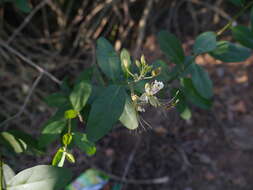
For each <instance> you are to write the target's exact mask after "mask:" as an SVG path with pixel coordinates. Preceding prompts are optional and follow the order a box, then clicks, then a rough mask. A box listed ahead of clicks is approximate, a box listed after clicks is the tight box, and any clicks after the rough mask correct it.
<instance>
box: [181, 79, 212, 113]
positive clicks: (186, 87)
mask: <svg viewBox="0 0 253 190" xmlns="http://www.w3.org/2000/svg"><path fill="white" fill-rule="evenodd" d="M181 84H182V86H183V93H184V96H185V97H186V99H187V100H189V101H190V102H192V103H193V104H194V105H196V106H198V107H200V108H202V109H210V108H211V106H212V102H211V100H209V99H206V98H203V97H202V96H201V95H200V94H199V93H198V92H197V90H196V89H195V88H194V85H193V83H192V80H191V79H190V78H183V79H181Z"/></svg>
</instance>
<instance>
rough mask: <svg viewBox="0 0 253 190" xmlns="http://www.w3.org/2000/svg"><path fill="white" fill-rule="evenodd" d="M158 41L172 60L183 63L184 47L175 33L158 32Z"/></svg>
mask: <svg viewBox="0 0 253 190" xmlns="http://www.w3.org/2000/svg"><path fill="white" fill-rule="evenodd" d="M158 42H159V45H160V48H161V50H162V51H163V52H164V53H165V55H166V56H167V57H168V58H169V60H170V61H172V62H174V63H175V64H178V65H180V64H183V62H184V51H183V49H182V46H181V43H180V41H179V40H178V39H177V38H176V36H175V35H173V34H171V33H169V32H167V31H161V32H160V33H159V34H158Z"/></svg>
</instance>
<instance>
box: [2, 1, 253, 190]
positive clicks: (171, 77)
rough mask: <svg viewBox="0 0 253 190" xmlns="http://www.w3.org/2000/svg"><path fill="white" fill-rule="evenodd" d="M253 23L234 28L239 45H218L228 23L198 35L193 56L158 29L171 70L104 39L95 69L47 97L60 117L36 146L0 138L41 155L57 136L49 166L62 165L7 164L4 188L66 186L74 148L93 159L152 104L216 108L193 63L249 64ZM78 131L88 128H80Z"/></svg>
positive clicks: (13, 134) (24, 139) (184, 110)
mask: <svg viewBox="0 0 253 190" xmlns="http://www.w3.org/2000/svg"><path fill="white" fill-rule="evenodd" d="M230 1H231V2H232V3H234V4H235V5H238V6H243V5H244V4H245V1H244V0H230ZM12 2H13V3H14V4H15V5H16V6H17V7H18V8H19V9H21V10H22V11H24V12H28V11H30V8H29V3H28V1H27V0H15V1H12ZM246 7H247V6H246ZM250 18H251V27H250V28H247V27H245V26H240V25H239V26H235V27H231V29H232V34H233V37H234V39H235V40H237V41H238V42H239V43H240V44H241V45H239V44H235V43H231V42H228V41H217V40H216V38H217V36H219V35H220V34H221V33H222V32H224V31H225V30H226V29H227V28H229V27H230V26H231V25H230V24H231V23H229V24H228V25H226V26H225V27H224V30H221V31H222V32H218V33H217V35H216V33H214V32H204V33H202V34H200V35H199V36H198V37H197V38H196V40H195V43H194V45H193V50H192V54H190V55H188V56H186V55H184V51H183V48H182V45H181V43H180V41H179V40H178V39H177V38H176V36H175V35H173V34H171V33H169V32H167V31H161V32H160V33H159V34H158V43H159V45H160V48H161V50H162V51H163V52H164V54H165V55H166V57H168V59H169V61H171V62H173V63H175V66H174V67H172V68H170V67H169V65H168V64H167V63H166V62H165V61H162V60H157V61H154V63H153V64H148V62H147V61H146V59H145V57H144V55H142V56H141V57H140V59H139V60H134V59H133V58H131V56H130V53H129V52H128V51H127V50H126V49H123V50H122V51H121V52H120V56H119V55H118V54H117V52H116V51H115V50H114V48H113V46H112V45H111V44H110V42H109V41H107V40H106V39H105V38H99V39H98V40H97V49H96V59H97V63H98V65H93V66H92V67H90V68H86V69H85V70H84V71H83V72H82V73H81V74H80V75H79V76H78V77H77V78H76V79H74V80H71V81H73V82H72V83H71V81H70V82H69V81H67V80H64V81H63V84H62V85H61V90H60V91H59V92H57V93H54V94H52V95H50V96H49V97H47V98H46V99H45V102H46V103H47V104H48V105H49V106H51V107H54V108H57V112H56V113H55V114H54V116H52V117H51V118H50V119H49V120H48V121H47V122H46V124H44V126H43V129H42V131H41V136H40V137H39V140H38V141H37V140H36V139H34V138H33V137H31V136H30V135H28V134H26V133H22V132H20V131H3V132H1V133H0V143H1V145H4V146H5V147H8V148H10V149H11V150H13V151H14V152H16V153H23V152H29V153H41V150H40V149H39V148H45V147H46V146H47V145H49V144H50V143H52V142H53V141H55V140H56V139H57V138H59V137H60V138H61V142H62V146H61V147H60V148H59V149H58V150H57V151H56V153H55V155H54V157H53V159H52V165H53V166H58V167H53V166H35V167H33V168H29V169H27V170H24V171H22V172H20V173H19V174H17V175H15V173H14V172H13V171H12V170H11V168H10V167H8V166H7V165H6V164H3V167H2V169H3V178H4V185H5V187H7V188H6V189H8V190H19V189H25V190H30V189H31V190H32V189H37V190H40V189H43V190H44V189H47V190H51V189H52V190H53V189H61V188H62V187H64V186H65V185H66V184H67V182H68V181H69V180H70V178H71V175H70V172H69V171H68V170H66V169H64V168H60V167H63V166H64V163H65V160H68V161H69V162H70V163H75V157H74V155H73V154H72V153H71V148H72V147H73V146H74V145H75V146H77V147H78V148H79V149H81V150H82V151H84V152H85V154H86V155H88V156H92V155H94V154H95V153H96V146H95V142H96V141H98V140H100V139H101V138H102V137H104V136H105V135H107V134H108V133H109V132H110V130H111V129H112V128H113V126H114V125H115V124H116V123H117V122H118V121H120V122H121V123H122V125H123V126H125V127H126V128H128V129H130V130H135V129H137V128H138V127H139V125H140V124H139V122H140V118H141V115H140V114H141V112H145V109H149V108H150V107H151V106H153V107H155V108H160V107H166V108H173V107H176V109H177V111H178V112H179V114H180V117H181V118H183V119H185V120H189V119H190V118H191V116H192V112H191V110H190V108H191V104H193V105H195V106H198V107H200V108H202V109H209V108H211V106H212V96H213V85H212V81H211V79H210V77H209V75H208V72H206V71H205V69H204V68H203V67H202V66H200V65H198V64H196V63H195V59H196V57H197V56H199V55H200V54H204V53H209V54H210V55H211V56H213V57H214V58H216V59H219V60H221V61H223V62H241V61H244V60H246V59H247V58H248V57H249V56H250V55H251V52H252V51H251V50H250V49H253V30H252V28H253V8H252V10H251V17H250ZM227 26H228V27H227ZM249 48H250V49H249ZM97 66H98V67H97ZM100 71H101V73H100ZM124 76H125V77H124ZM172 83H173V84H172ZM160 90H162V93H160ZM168 91H169V92H170V95H171V97H172V98H171V100H169V101H167V98H166V97H165V99H164V100H166V101H167V102H165V103H164V102H163V101H162V100H163V98H164V96H166V95H167V92H168ZM78 122H79V123H78ZM78 126H84V127H81V128H80V129H78V128H77V127H78ZM81 130H83V131H81ZM84 132H85V133H84Z"/></svg>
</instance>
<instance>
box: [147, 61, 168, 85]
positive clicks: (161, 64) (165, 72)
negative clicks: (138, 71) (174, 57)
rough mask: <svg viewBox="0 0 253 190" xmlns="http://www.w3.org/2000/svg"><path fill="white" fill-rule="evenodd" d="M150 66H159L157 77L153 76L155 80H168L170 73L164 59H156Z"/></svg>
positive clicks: (154, 67)
mask: <svg viewBox="0 0 253 190" xmlns="http://www.w3.org/2000/svg"><path fill="white" fill-rule="evenodd" d="M152 66H153V69H156V68H159V67H160V68H161V73H160V74H159V75H158V76H157V77H155V79H156V80H158V81H163V82H167V81H169V80H170V78H171V74H170V72H169V67H168V65H167V64H166V63H165V62H164V61H162V60H157V61H155V62H154V63H153V64H152Z"/></svg>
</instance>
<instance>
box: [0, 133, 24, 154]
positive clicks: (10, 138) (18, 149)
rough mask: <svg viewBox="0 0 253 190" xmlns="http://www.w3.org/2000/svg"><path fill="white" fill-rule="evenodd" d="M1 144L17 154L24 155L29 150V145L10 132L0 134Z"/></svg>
mask: <svg viewBox="0 0 253 190" xmlns="http://www.w3.org/2000/svg"><path fill="white" fill-rule="evenodd" d="M0 143H1V144H3V145H5V146H7V147H8V148H10V149H12V150H13V151H14V152H15V153H22V152H24V151H26V150H27V144H26V143H25V142H24V141H23V140H22V139H21V138H18V137H16V136H15V135H13V134H12V133H11V132H8V131H4V132H1V133H0Z"/></svg>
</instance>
